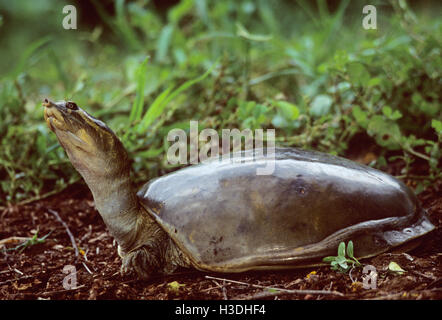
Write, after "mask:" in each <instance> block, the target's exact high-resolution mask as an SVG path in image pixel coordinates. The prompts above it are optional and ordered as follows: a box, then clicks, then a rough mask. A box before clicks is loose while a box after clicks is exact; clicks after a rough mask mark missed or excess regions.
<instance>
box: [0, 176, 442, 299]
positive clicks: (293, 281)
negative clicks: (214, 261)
mask: <svg viewBox="0 0 442 320" xmlns="http://www.w3.org/2000/svg"><path fill="white" fill-rule="evenodd" d="M411 183H412V182H411ZM441 194H442V182H438V183H435V184H434V185H432V186H431V187H429V188H427V189H426V190H424V191H423V192H422V193H421V194H420V195H419V199H420V200H421V202H422V204H423V206H424V208H426V209H427V210H428V213H429V216H430V219H431V221H432V222H433V223H434V224H435V225H436V226H438V229H437V230H435V231H434V232H432V233H431V234H429V235H427V236H425V238H424V239H423V241H422V244H421V245H420V246H419V247H417V248H416V249H414V250H412V251H410V252H408V253H407V254H404V253H385V254H382V255H380V256H377V257H375V258H372V259H368V260H364V261H362V262H363V263H364V264H370V265H373V266H375V267H376V269H377V272H378V279H377V288H376V289H364V288H363V284H362V281H363V276H365V275H363V274H362V269H361V268H357V269H354V270H352V271H351V273H350V274H348V273H347V274H343V273H339V272H336V271H332V270H330V268H329V267H319V268H307V269H296V270H290V271H282V272H281V271H273V272H269V271H267V272H247V273H243V274H206V273H202V272H197V271H189V270H180V272H178V273H176V274H173V275H170V276H156V277H154V278H152V279H150V280H146V281H141V280H137V279H134V278H130V277H127V276H122V275H121V274H120V273H119V270H120V258H119V256H118V254H117V250H116V244H115V243H114V241H113V239H112V237H111V236H109V234H108V233H107V231H106V227H105V225H104V223H103V221H102V219H101V217H100V215H99V214H98V212H97V211H96V210H95V208H94V203H93V200H92V196H91V194H90V192H89V190H88V189H87V188H86V187H85V186H83V185H81V184H79V185H74V186H71V187H70V188H68V189H67V190H65V191H64V192H62V193H60V194H57V195H54V196H52V197H50V198H47V199H44V200H40V201H36V202H33V203H30V204H26V205H21V206H10V207H8V208H6V209H4V210H3V211H1V212H0V240H2V239H3V240H4V239H8V238H10V237H25V238H31V237H32V236H33V235H34V234H35V233H36V232H37V231H38V238H41V237H43V236H45V235H46V234H48V233H49V232H51V233H50V234H49V235H48V237H47V238H46V239H45V240H44V241H43V242H41V243H37V244H34V245H32V246H28V247H26V248H24V249H23V247H20V248H16V247H17V246H18V245H19V244H20V243H23V242H24V240H26V239H23V238H18V239H16V241H13V240H14V238H12V239H9V240H10V241H6V242H7V243H5V244H4V245H2V246H1V245H0V299H155V300H162V299H204V300H206V299H210V300H214V299H302V300H311V299H320V300H322V299H413V300H417V299H442V281H441V279H442V277H441V276H442V268H441V262H442V251H441V243H442V231H441V228H440V226H441V222H442V197H441ZM57 214H58V216H59V218H60V220H58V219H57ZM63 223H65V224H66V225H67V226H68V228H69V230H70V232H71V233H72V236H73V238H74V239H75V242H76V244H77V246H78V248H79V255H78V257H76V255H75V250H74V248H73V245H72V244H71V239H70V237H69V235H68V232H67V230H66V227H65V226H64V225H63ZM4 242H5V241H4ZM0 243H1V242H0ZM14 248H16V249H14ZM22 249H23V250H22ZM356 250H357V248H355V251H356ZM356 252H357V251H356ZM391 261H394V262H396V263H397V264H399V265H400V267H401V268H402V269H404V270H406V272H405V273H403V274H397V273H394V272H391V271H389V270H388V265H389V263H390V262H391ZM67 265H71V266H72V265H73V266H75V269H76V271H77V287H76V288H75V289H70V290H66V289H64V287H63V280H64V279H65V277H66V276H67V275H68V274H69V273H63V268H64V267H65V266H67ZM207 276H209V277H207ZM210 277H212V278H210ZM214 278H215V279H214ZM232 281H233V282H232ZM268 287H274V288H281V289H286V290H288V291H285V292H281V291H278V290H275V289H271V288H268ZM290 290H292V291H290ZM294 290H324V291H333V292H335V294H326V293H322V294H318V293H317V292H312V293H308V292H302V293H299V292H297V291H294Z"/></svg>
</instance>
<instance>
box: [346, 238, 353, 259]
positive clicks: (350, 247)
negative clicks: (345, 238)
mask: <svg viewBox="0 0 442 320" xmlns="http://www.w3.org/2000/svg"><path fill="white" fill-rule="evenodd" d="M347 256H348V257H349V258H352V259H353V258H354V255H353V241H351V240H350V241H349V242H348V244H347Z"/></svg>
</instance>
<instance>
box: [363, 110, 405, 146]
mask: <svg viewBox="0 0 442 320" xmlns="http://www.w3.org/2000/svg"><path fill="white" fill-rule="evenodd" d="M367 133H368V134H369V135H370V136H374V137H375V139H376V142H377V144H379V145H380V146H382V147H386V148H388V149H390V150H397V149H399V148H400V142H401V139H402V134H401V131H400V129H399V126H398V124H397V123H395V122H392V121H391V120H388V119H385V118H384V117H383V116H380V115H375V116H373V117H372V118H371V119H370V122H369V124H368V128H367Z"/></svg>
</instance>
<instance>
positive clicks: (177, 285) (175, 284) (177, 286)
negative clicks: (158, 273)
mask: <svg viewBox="0 0 442 320" xmlns="http://www.w3.org/2000/svg"><path fill="white" fill-rule="evenodd" d="M184 286H186V285H185V284H181V283H179V282H178V281H172V282H169V283H168V284H167V288H168V289H169V290H170V291H172V292H174V293H178V292H179V291H180V288H181V287H184Z"/></svg>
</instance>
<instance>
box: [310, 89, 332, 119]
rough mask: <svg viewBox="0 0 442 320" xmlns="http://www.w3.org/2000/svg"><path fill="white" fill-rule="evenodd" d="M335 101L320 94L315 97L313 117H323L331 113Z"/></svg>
mask: <svg viewBox="0 0 442 320" xmlns="http://www.w3.org/2000/svg"><path fill="white" fill-rule="evenodd" d="M332 103H333V100H332V98H331V97H330V96H328V95H325V94H320V95H318V96H316V97H315V99H314V100H313V102H312V104H311V107H310V114H311V115H312V116H316V117H321V116H325V115H326V114H328V113H329V112H330V108H331V105H332Z"/></svg>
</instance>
